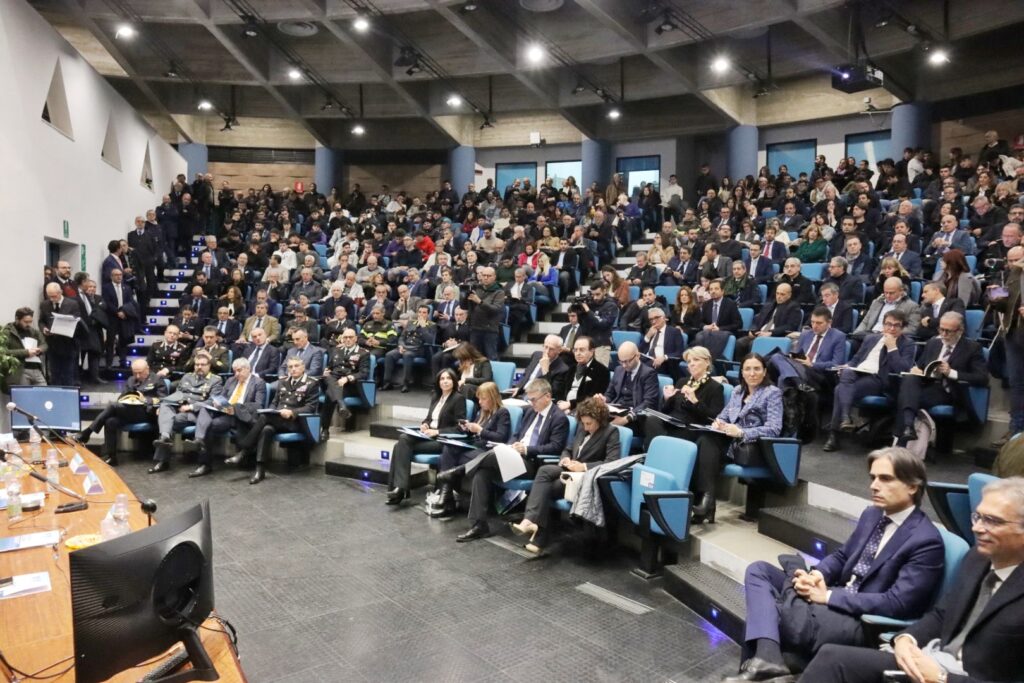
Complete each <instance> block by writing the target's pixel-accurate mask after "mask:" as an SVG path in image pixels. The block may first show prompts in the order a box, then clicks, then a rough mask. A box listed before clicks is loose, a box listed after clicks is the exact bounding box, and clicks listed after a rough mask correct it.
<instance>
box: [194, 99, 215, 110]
mask: <svg viewBox="0 0 1024 683" xmlns="http://www.w3.org/2000/svg"><path fill="white" fill-rule="evenodd" d="M196 106H197V107H198V108H199V110H200V111H210V110H211V109H213V103H212V102H210V100H199V104H197V105H196Z"/></svg>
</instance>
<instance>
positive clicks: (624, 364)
mask: <svg viewBox="0 0 1024 683" xmlns="http://www.w3.org/2000/svg"><path fill="white" fill-rule="evenodd" d="M618 355H619V366H618V367H617V368H615V373H614V374H613V375H612V379H611V382H609V383H608V389H607V391H605V392H604V395H603V396H601V395H600V394H599V396H601V399H602V400H603V401H604V402H605V403H607V404H609V405H613V406H618V407H619V408H626V409H628V412H626V413H625V414H624V415H619V416H617V417H613V418H612V424H614V425H618V426H620V427H631V426H632V425H633V423H635V422H637V421H638V420H639V419H640V418H639V417H637V413H638V412H640V410H643V409H647V408H654V409H655V410H657V409H658V407H659V406H660V405H661V390H660V389H659V388H658V371H657V370H655V369H654V368H652V367H650V366H649V365H644V364H643V363H641V362H640V349H638V348H637V346H636V344H634V343H633V342H623V343H622V344H620V345H619V353H618Z"/></svg>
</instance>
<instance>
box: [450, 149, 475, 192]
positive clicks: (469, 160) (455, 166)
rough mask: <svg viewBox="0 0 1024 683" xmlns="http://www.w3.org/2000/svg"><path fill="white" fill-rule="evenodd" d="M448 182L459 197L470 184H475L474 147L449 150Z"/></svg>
mask: <svg viewBox="0 0 1024 683" xmlns="http://www.w3.org/2000/svg"><path fill="white" fill-rule="evenodd" d="M448 180H451V181H452V188H453V189H454V190H455V191H456V192H457V193H458V195H459V196H460V197H461V196H462V195H463V194H465V192H466V187H467V186H468V185H469V184H470V183H476V147H470V146H469V145H459V146H458V147H455V148H454V149H452V150H449V152H448Z"/></svg>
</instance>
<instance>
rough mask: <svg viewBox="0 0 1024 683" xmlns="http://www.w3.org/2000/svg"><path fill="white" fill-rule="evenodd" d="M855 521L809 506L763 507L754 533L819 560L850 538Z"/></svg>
mask: <svg viewBox="0 0 1024 683" xmlns="http://www.w3.org/2000/svg"><path fill="white" fill-rule="evenodd" d="M856 526H857V520H855V519H850V518H849V517H846V516H845V515H840V514H838V513H835V512H831V511H829V510H823V509H821V508H817V507H813V506H810V505H789V506H784V507H775V508H762V509H761V511H760V514H759V516H758V520H757V531H758V533H761V534H763V535H765V536H767V537H769V538H774V539H775V540H776V541H779V542H780V543H785V544H786V545H791V546H793V547H794V548H796V549H797V550H799V551H800V552H803V553H807V554H808V555H812V556H813V557H817V558H818V559H821V558H822V557H825V556H826V555H828V554H829V553H832V552H834V551H835V550H836V549H838V548H839V547H840V546H842V544H843V543H844V542H845V541H846V539H847V538H849V537H850V534H852V533H853V530H854V528H856Z"/></svg>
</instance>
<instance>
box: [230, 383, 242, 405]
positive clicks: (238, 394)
mask: <svg viewBox="0 0 1024 683" xmlns="http://www.w3.org/2000/svg"><path fill="white" fill-rule="evenodd" d="M244 396H245V382H239V383H238V386H236V387H235V390H234V391H232V392H231V398H230V399H228V400H229V402H230V403H231V405H235V404H237V403H241V402H242V398H243V397H244Z"/></svg>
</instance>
